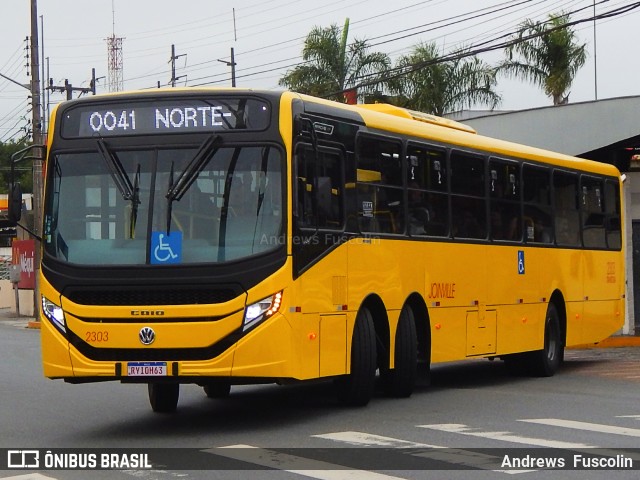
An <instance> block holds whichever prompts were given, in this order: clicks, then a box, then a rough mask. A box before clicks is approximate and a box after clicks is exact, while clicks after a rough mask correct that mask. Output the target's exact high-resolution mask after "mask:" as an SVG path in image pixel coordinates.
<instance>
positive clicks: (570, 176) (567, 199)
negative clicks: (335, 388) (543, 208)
mask: <svg viewBox="0 0 640 480" xmlns="http://www.w3.org/2000/svg"><path fill="white" fill-rule="evenodd" d="M553 188H554V196H555V231H556V239H557V242H558V244H559V245H569V246H577V245H580V244H581V240H580V209H579V206H578V175H576V174H574V173H568V172H561V171H555V172H554V174H553Z"/></svg>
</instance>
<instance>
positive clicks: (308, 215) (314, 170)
mask: <svg viewBox="0 0 640 480" xmlns="http://www.w3.org/2000/svg"><path fill="white" fill-rule="evenodd" d="M341 158H342V157H341V155H340V153H339V151H337V150H326V149H320V150H319V151H318V152H317V154H316V152H314V150H313V148H312V147H311V145H300V146H299V147H298V148H297V150H296V174H297V179H296V181H297V186H296V189H297V208H298V225H299V226H300V227H302V228H321V229H335V230H340V229H342V226H343V224H344V202H343V198H342V196H343V192H344V181H343V170H342V161H341Z"/></svg>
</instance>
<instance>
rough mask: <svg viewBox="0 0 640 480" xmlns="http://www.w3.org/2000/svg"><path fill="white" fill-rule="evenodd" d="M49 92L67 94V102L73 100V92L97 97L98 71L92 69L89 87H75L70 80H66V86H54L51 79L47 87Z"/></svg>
mask: <svg viewBox="0 0 640 480" xmlns="http://www.w3.org/2000/svg"><path fill="white" fill-rule="evenodd" d="M100 78H104V77H100ZM47 90H50V91H52V92H60V93H65V92H66V94H67V100H71V99H72V98H73V92H80V95H82V94H84V93H91V94H93V95H95V94H96V69H95V68H92V69H91V82H90V83H89V86H88V87H74V86H73V85H72V84H70V83H69V80H68V79H65V81H64V85H54V84H53V78H50V79H49V86H48V87H47Z"/></svg>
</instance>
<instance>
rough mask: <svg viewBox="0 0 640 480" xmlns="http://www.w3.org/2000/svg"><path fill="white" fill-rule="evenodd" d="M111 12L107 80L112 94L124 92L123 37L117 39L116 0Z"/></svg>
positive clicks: (112, 0)
mask: <svg viewBox="0 0 640 480" xmlns="http://www.w3.org/2000/svg"><path fill="white" fill-rule="evenodd" d="M111 12H112V18H113V26H112V34H111V36H110V37H109V38H107V39H106V40H107V51H108V60H107V62H108V69H107V72H108V73H107V79H108V82H109V91H110V92H119V91H121V90H123V84H122V40H124V39H123V38H122V37H116V33H115V32H116V9H115V5H114V0H111Z"/></svg>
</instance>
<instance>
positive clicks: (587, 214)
mask: <svg viewBox="0 0 640 480" xmlns="http://www.w3.org/2000/svg"><path fill="white" fill-rule="evenodd" d="M581 187H582V190H581V208H582V239H583V241H584V246H585V247H587V248H606V246H607V238H606V235H605V227H604V224H605V215H604V186H603V184H602V180H599V179H597V178H594V177H588V176H586V175H583V176H582V184H581Z"/></svg>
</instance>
